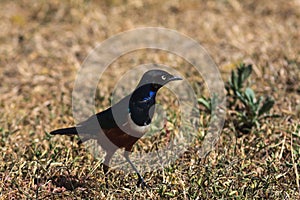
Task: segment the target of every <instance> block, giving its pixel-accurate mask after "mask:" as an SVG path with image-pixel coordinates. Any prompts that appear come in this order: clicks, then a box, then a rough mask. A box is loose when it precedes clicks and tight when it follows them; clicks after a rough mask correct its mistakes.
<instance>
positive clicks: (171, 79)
mask: <svg viewBox="0 0 300 200" xmlns="http://www.w3.org/2000/svg"><path fill="white" fill-rule="evenodd" d="M177 80H182V78H180V77H178V76H173V77H172V78H170V79H169V81H177Z"/></svg>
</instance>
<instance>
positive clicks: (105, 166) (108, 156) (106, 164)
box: [102, 152, 114, 188]
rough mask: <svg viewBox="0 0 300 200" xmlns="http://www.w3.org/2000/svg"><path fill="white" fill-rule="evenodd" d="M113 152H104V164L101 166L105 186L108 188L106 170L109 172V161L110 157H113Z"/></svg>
mask: <svg viewBox="0 0 300 200" xmlns="http://www.w3.org/2000/svg"><path fill="white" fill-rule="evenodd" d="M113 154H114V152H106V155H105V158H104V162H103V163H102V164H103V172H104V175H105V184H106V187H107V188H108V179H107V175H108V170H109V161H110V159H111V157H112V156H113Z"/></svg>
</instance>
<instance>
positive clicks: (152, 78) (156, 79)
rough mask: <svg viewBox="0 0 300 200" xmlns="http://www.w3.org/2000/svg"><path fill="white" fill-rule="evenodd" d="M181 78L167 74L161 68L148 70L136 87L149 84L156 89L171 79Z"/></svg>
mask: <svg viewBox="0 0 300 200" xmlns="http://www.w3.org/2000/svg"><path fill="white" fill-rule="evenodd" d="M176 80H182V78H180V77H177V76H174V75H171V74H169V73H168V72H166V71H163V70H158V69H154V70H149V71H147V72H146V73H144V75H143V77H142V79H141V81H140V83H139V85H138V87H141V86H143V85H151V86H152V87H153V89H155V90H156V91H157V90H158V89H159V88H161V87H162V86H164V85H166V84H167V83H169V82H171V81H176Z"/></svg>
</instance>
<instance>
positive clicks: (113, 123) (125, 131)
mask: <svg viewBox="0 0 300 200" xmlns="http://www.w3.org/2000/svg"><path fill="white" fill-rule="evenodd" d="M175 80H181V78H179V77H176V76H173V75H171V74H169V73H168V72H166V71H163V70H149V71H147V72H146V73H145V74H144V75H143V77H142V78H141V80H140V82H139V84H138V85H137V87H136V89H135V90H134V91H133V92H132V93H131V94H130V95H128V96H126V97H124V98H123V99H122V100H120V101H119V102H118V103H116V104H114V105H113V106H112V107H110V108H108V109H106V110H104V111H102V112H100V113H98V114H96V115H93V116H91V117H89V118H88V119H87V120H85V121H83V122H81V123H79V124H78V125H77V126H75V127H70V128H63V129H58V130H54V131H52V132H50V134H52V135H76V134H78V133H79V134H80V136H83V137H82V138H81V141H82V142H84V141H87V140H89V139H96V140H97V142H98V144H99V145H100V146H101V147H102V148H103V149H104V151H105V152H106V156H105V160H104V163H103V170H104V172H105V174H106V173H107V171H108V165H109V161H110V159H111V158H112V156H113V154H114V153H115V152H116V150H117V149H119V148H125V152H124V157H125V159H126V160H127V161H128V163H129V164H130V165H131V166H132V168H133V169H134V170H135V172H136V173H137V174H138V177H139V181H138V185H139V184H142V186H145V182H144V179H143V177H142V176H141V175H140V173H139V172H138V170H137V169H136V167H135V166H134V165H133V163H132V162H131V160H130V159H129V153H130V152H131V150H132V146H133V145H134V144H135V143H136V142H137V141H138V140H139V139H140V138H141V137H142V136H143V135H144V134H145V133H146V132H147V130H148V128H149V124H150V123H151V119H152V117H153V114H154V107H155V98H156V94H157V92H158V90H159V89H160V88H161V87H162V86H164V85H165V84H167V83H168V82H170V81H175ZM99 125H100V126H99ZM100 127H101V128H100Z"/></svg>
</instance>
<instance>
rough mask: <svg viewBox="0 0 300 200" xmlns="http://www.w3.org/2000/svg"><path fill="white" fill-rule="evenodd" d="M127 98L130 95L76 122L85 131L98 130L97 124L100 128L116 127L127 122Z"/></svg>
mask: <svg viewBox="0 0 300 200" xmlns="http://www.w3.org/2000/svg"><path fill="white" fill-rule="evenodd" d="M129 99H130V95H128V96H126V97H125V98H123V99H122V100H120V101H119V102H118V103H116V104H114V105H113V106H112V107H110V108H108V109H106V110H104V111H102V112H99V113H97V114H96V115H92V116H91V117H89V118H88V119H87V120H85V121H83V122H81V123H79V124H78V127H81V128H82V129H83V130H84V131H85V132H92V131H97V130H99V128H100V127H99V125H100V126H101V128H102V129H111V128H116V127H118V125H122V124H124V123H126V122H127V119H128V118H127V117H128V114H129V111H128V107H129Z"/></svg>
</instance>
